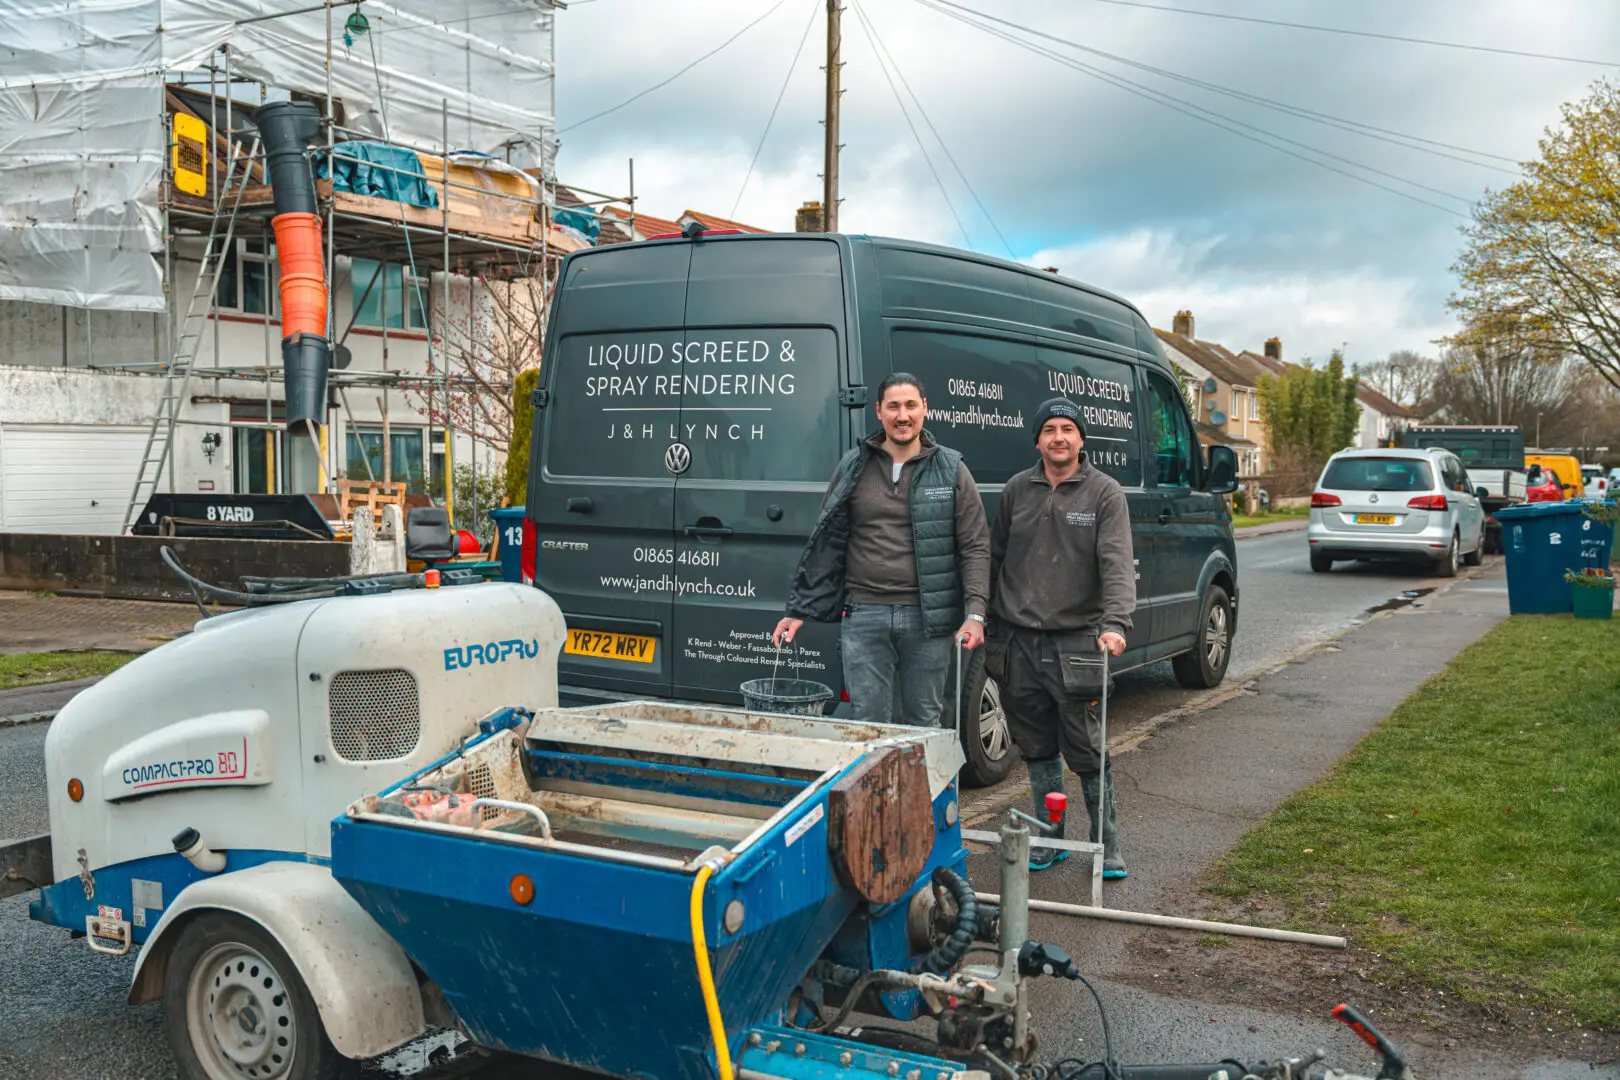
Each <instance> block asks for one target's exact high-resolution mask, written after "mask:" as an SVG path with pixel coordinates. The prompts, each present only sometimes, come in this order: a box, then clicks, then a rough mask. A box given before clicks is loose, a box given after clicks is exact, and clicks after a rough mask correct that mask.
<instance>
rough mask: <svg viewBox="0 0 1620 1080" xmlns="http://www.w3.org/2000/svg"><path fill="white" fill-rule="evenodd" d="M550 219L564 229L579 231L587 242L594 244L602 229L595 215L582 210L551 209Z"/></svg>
mask: <svg viewBox="0 0 1620 1080" xmlns="http://www.w3.org/2000/svg"><path fill="white" fill-rule="evenodd" d="M551 220H552V221H553V222H555V223H556V224H558V225H560V226H562V227H563V228H565V229H572V230H574V231H575V232H577V233H579V234H580V235H581V236H583V237H584V238H585V241H586V243H589V244H595V243H596V237H597V235H598V234H600V233H601V231H602V222H601V221H600V220H598V218H597V216H596V215H595V214H592V213H588V212H586V211H584V210H562V209H558V210H553V211H552V212H551Z"/></svg>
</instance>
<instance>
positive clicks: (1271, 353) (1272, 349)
mask: <svg viewBox="0 0 1620 1080" xmlns="http://www.w3.org/2000/svg"><path fill="white" fill-rule="evenodd" d="M1266 359H1267V360H1275V361H1277V362H1278V363H1279V364H1280V363H1282V342H1281V341H1280V340H1279V339H1277V338H1267V339H1266Z"/></svg>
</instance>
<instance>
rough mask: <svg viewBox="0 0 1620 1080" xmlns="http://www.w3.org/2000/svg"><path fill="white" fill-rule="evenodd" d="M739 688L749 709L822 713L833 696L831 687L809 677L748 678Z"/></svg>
mask: <svg viewBox="0 0 1620 1080" xmlns="http://www.w3.org/2000/svg"><path fill="white" fill-rule="evenodd" d="M741 690H742V696H743V706H744V707H745V708H747V709H748V710H749V711H750V712H770V713H790V714H792V715H795V716H825V715H826V713H827V705H828V703H829V702H831V701H832V699H833V692H832V687H830V686H824V685H823V684H821V683H818V682H813V681H811V680H810V679H749V680H748V681H747V682H745V683H743V684H742V687H741Z"/></svg>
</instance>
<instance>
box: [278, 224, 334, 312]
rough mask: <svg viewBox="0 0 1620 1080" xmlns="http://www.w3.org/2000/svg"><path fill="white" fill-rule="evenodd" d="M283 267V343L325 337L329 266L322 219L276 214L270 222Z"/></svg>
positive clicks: (279, 259)
mask: <svg viewBox="0 0 1620 1080" xmlns="http://www.w3.org/2000/svg"><path fill="white" fill-rule="evenodd" d="M270 227H271V228H272V229H274V230H275V233H276V258H277V260H278V261H279V262H280V263H281V339H282V340H283V341H286V340H287V339H288V338H292V337H296V336H297V335H299V334H314V335H315V336H317V337H325V336H326V302H327V291H326V266H325V259H324V258H323V257H322V248H321V219H320V218H319V217H317V216H316V215H314V214H296V213H295V214H277V215H276V216H275V217H273V218H271V219H270Z"/></svg>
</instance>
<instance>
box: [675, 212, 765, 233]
mask: <svg viewBox="0 0 1620 1080" xmlns="http://www.w3.org/2000/svg"><path fill="white" fill-rule="evenodd" d="M688 218H693V219H695V220H697V221H700V222H702V223H703V227H704V228H706V229H736V230H737V231H738V232H745V233H768V232H774V231H775V230H773V229H760V228H756V227H755V226H753V225H744V224H743V223H742V222H740V221H731V220H730V219H728V218H723V217H716V216H715V215H714V214H705V213H703V212H702V211H700V210H687V211H686V212H684V213H683V214H681V220H682V221H685V220H686V219H688Z"/></svg>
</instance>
